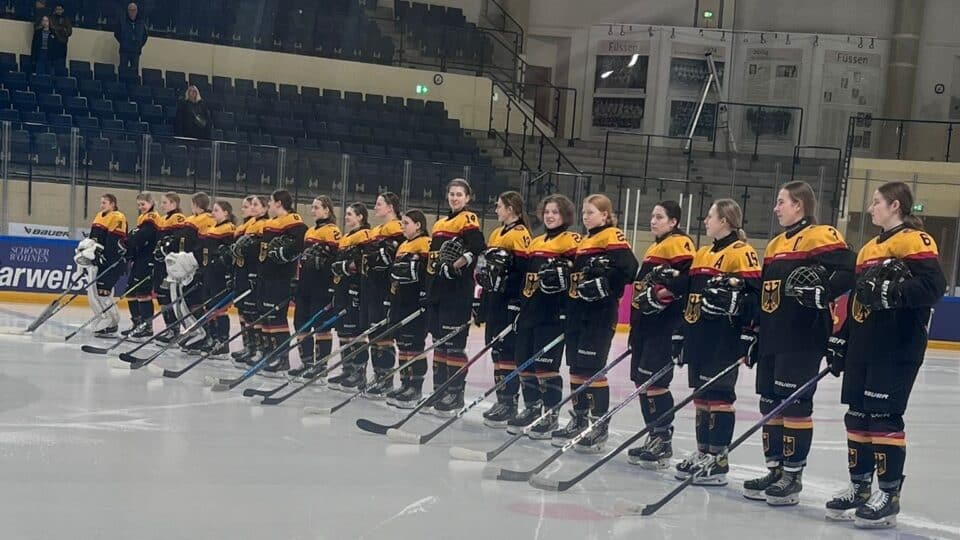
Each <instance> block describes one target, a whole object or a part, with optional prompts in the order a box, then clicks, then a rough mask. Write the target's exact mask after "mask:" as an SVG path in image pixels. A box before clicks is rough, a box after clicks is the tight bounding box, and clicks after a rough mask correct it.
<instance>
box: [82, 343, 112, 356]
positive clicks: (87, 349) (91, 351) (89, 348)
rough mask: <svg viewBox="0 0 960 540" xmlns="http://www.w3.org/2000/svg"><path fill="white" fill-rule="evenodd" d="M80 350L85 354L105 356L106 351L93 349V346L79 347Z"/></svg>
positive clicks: (101, 348)
mask: <svg viewBox="0 0 960 540" xmlns="http://www.w3.org/2000/svg"><path fill="white" fill-rule="evenodd" d="M80 350H81V351H83V352H85V353H87V354H107V349H104V348H103V347H94V346H93V345H81V346H80Z"/></svg>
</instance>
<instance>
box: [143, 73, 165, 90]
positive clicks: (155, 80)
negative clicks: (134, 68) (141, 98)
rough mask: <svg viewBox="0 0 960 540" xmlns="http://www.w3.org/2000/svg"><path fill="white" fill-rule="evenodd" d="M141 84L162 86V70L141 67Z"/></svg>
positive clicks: (154, 86)
mask: <svg viewBox="0 0 960 540" xmlns="http://www.w3.org/2000/svg"><path fill="white" fill-rule="evenodd" d="M142 78H143V85H144V86H149V87H151V88H156V87H163V85H164V82H163V72H162V71H160V70H159V69H152V68H143V71H142Z"/></svg>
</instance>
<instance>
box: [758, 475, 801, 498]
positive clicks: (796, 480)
mask: <svg viewBox="0 0 960 540" xmlns="http://www.w3.org/2000/svg"><path fill="white" fill-rule="evenodd" d="M802 476H803V470H799V471H783V474H782V475H781V476H780V479H779V480H777V481H776V482H774V483H773V484H771V485H770V486H769V487H768V488H767V489H766V491H765V492H764V494H765V495H766V496H767V504H769V505H770V506H793V505H795V504H799V503H800V492H801V491H802V490H803V482H802V481H801V479H802Z"/></svg>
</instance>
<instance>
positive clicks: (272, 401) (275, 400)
mask: <svg viewBox="0 0 960 540" xmlns="http://www.w3.org/2000/svg"><path fill="white" fill-rule="evenodd" d="M424 311H426V310H424V309H423V308H420V309H418V310H416V311H414V312H413V313H411V314H409V315H407V316H406V317H404V318H403V319H401V320H399V321H397V322H395V323H393V324H392V325H390V326H388V327H387V328H385V329H384V330H383V331H382V332H380V333H379V334H377V335H376V336H375V337H374V338H373V339H371V340H370V344H371V345H372V344H373V343H374V342H376V341H377V340H379V339H383V338H384V337H386V336H389V335H391V334H393V333H394V332H396V331H397V330H399V329H400V328H401V327H403V326H406V325H407V324H409V323H410V322H411V321H413V320H414V319H416V318H417V317H419V316H420V315H422V314H423V313H424ZM368 346H370V345H366V346H364V347H363V348H360V349H357V350H356V351H352V352H350V353H348V354H347V355H346V356H345V357H344V356H341V357H340V360H339V361H338V362H337V363H336V364H334V365H332V366H330V367H328V368H326V369H324V370H322V371H321V372H320V373H317V374H316V375H314V376H312V377H310V378H309V379H307V381H306V382H304V383H303V384H301V385H300V386H298V387H296V388H294V389H293V390H291V391H289V392H287V393H286V394H284V395H282V396H280V397H273V396H270V397H265V398H263V401H261V402H260V403H261V404H262V405H278V404H280V403H283V402H284V401H286V400H288V399H290V398H292V397H293V396H295V395H297V394H299V393H300V392H301V391H303V390H304V389H305V388H306V387H308V386H310V385H312V384H313V383H315V382H317V381H318V380H320V379H322V378H323V377H324V376H325V375H326V374H327V373H330V371H331V370H333V369H335V368H336V367H337V366H339V365H341V364H343V363H344V362H346V361H347V360H349V359H351V358H353V357H354V356H357V355H358V354H360V353H361V352H362V351H364V350H366V348H367V347H368Z"/></svg>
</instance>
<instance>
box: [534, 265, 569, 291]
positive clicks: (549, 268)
mask: <svg viewBox="0 0 960 540" xmlns="http://www.w3.org/2000/svg"><path fill="white" fill-rule="evenodd" d="M571 268H573V263H572V262H570V261H569V260H567V259H550V260H548V261H547V262H546V264H544V265H543V266H542V267H541V268H540V271H539V272H537V281H538V283H539V285H540V290H541V291H542V292H543V294H557V293H561V292H566V291H567V290H569V289H570V271H571Z"/></svg>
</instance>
